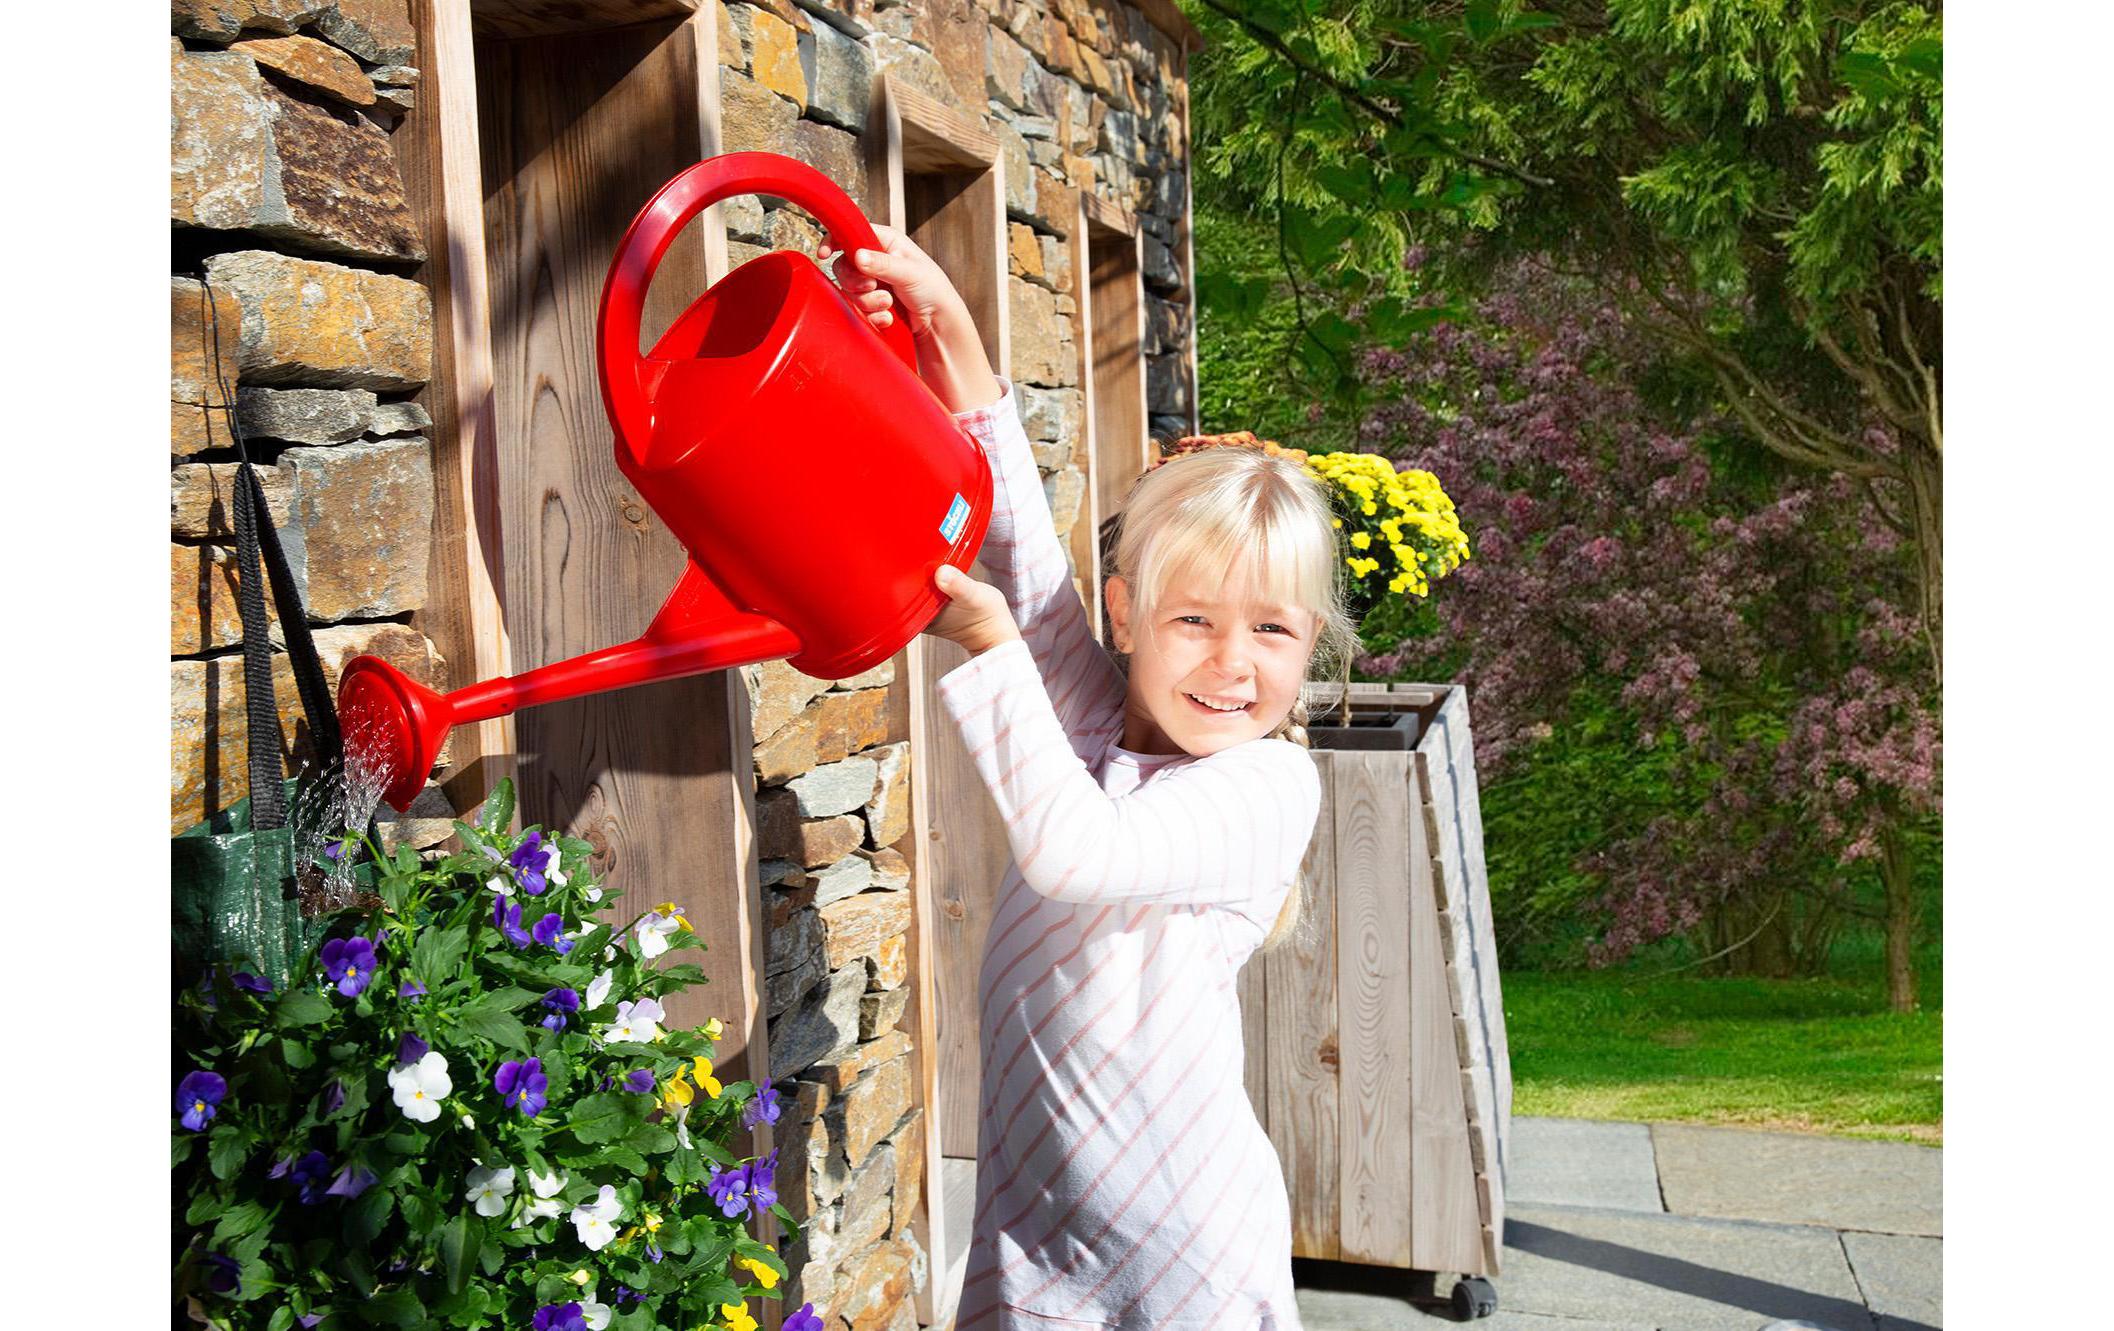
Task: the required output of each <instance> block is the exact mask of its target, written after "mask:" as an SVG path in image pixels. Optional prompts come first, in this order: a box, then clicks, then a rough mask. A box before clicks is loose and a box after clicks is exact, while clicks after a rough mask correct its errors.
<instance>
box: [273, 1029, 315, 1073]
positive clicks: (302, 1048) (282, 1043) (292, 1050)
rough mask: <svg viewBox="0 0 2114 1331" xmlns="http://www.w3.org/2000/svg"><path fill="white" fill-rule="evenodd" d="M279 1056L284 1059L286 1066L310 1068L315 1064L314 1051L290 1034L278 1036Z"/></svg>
mask: <svg viewBox="0 0 2114 1331" xmlns="http://www.w3.org/2000/svg"><path fill="white" fill-rule="evenodd" d="M279 1057H280V1058H281V1059H283V1060H285V1063H286V1066H288V1067H290V1068H296V1069H299V1068H312V1067H314V1066H315V1065H316V1051H315V1050H313V1049H310V1048H309V1047H308V1046H307V1045H305V1044H302V1043H301V1042H300V1041H299V1040H296V1039H294V1038H293V1037H292V1036H290V1035H288V1036H282V1037H280V1040H279Z"/></svg>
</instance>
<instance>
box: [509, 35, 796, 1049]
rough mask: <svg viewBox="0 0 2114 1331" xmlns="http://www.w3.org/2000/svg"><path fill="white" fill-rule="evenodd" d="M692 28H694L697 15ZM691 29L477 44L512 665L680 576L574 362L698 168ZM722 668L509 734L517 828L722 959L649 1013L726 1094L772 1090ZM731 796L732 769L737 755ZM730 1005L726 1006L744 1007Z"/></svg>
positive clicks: (545, 655) (610, 634)
mask: <svg viewBox="0 0 2114 1331" xmlns="http://www.w3.org/2000/svg"><path fill="white" fill-rule="evenodd" d="M707 13H708V14H709V11H707ZM701 33H702V35H703V37H704V39H705V40H706V41H707V42H709V41H710V40H711V32H710V30H709V28H706V27H704V26H703V25H702V24H700V23H697V22H694V21H686V22H682V23H668V22H663V23H658V24H653V25H645V26H637V27H629V28H622V29H617V30H614V31H608V32H602V33H597V34H594V35H593V36H592V37H591V38H587V39H583V38H582V37H580V36H576V35H569V36H563V37H530V38H523V39H520V40H513V41H499V40H483V41H480V42H478V44H477V74H478V78H477V84H478V90H479V99H478V100H479V120H480V125H481V128H482V130H483V133H482V135H481V146H482V150H483V152H482V156H483V184H484V189H485V198H486V208H485V227H486V233H485V241H486V255H487V268H488V275H489V281H490V284H491V293H492V348H493V403H494V422H495V431H496V435H495V437H496V438H497V440H498V441H499V450H498V451H499V459H498V460H499V468H500V475H501V478H502V484H501V495H502V513H503V519H504V523H505V529H506V531H507V535H508V542H509V547H510V549H511V550H513V551H518V552H520V556H521V557H519V558H515V559H510V560H509V561H508V563H507V568H506V598H507V604H508V605H509V606H510V607H511V608H512V610H513V614H512V617H511V623H510V627H511V629H512V631H513V639H512V641H513V647H514V651H515V653H516V656H517V661H516V666H517V668H521V669H527V668H531V667H534V666H540V665H544V664H547V663H549V662H552V661H556V660H560V659H563V658H567V657H571V656H575V655H578V654H580V653H582V652H586V651H591V650H596V649H599V648H603V647H607V646H610V645H612V644H615V643H618V642H622V641H624V640H626V639H629V638H631V637H633V636H635V635H637V634H638V633H639V632H640V631H641V630H643V629H644V627H645V625H646V623H647V622H648V620H649V619H650V618H651V617H652V614H653V612H654V610H655V609H656V608H657V607H658V605H659V603H660V601H661V600H662V599H663V598H664V597H665V596H666V594H667V591H668V589H669V588H670V587H672V586H673V585H674V583H675V581H676V578H677V576H678V575H679V574H680V572H681V571H682V569H683V567H684V565H685V563H686V558H685V555H684V553H683V551H682V548H681V546H680V545H679V543H678V542H676V540H675V539H674V537H673V536H672V535H670V534H669V533H668V532H667V530H666V528H665V527H664V526H663V525H662V524H661V522H660V520H659V519H658V518H657V517H655V516H654V515H653V514H652V513H651V512H650V511H649V510H647V509H646V507H645V506H644V505H643V504H642V503H640V502H639V501H638V499H637V497H636V496H635V495H634V494H633V493H632V492H631V491H630V489H629V486H628V483H627V482H626V481H625V480H624V479H623V478H622V476H621V474H620V473H619V472H618V471H617V470H616V464H615V458H614V453H613V448H612V439H611V435H610V429H609V424H608V421H607V419H606V418H605V416H604V414H603V409H602V401H601V394H600V387H599V383H598V380H597V377H596V374H595V370H594V364H593V353H594V346H595V337H594V332H595V320H596V308H597V302H598V299H599V296H600V290H601V284H602V280H603V276H604V273H605V271H606V269H607V267H608V264H609V260H610V256H611V255H612V254H613V253H614V251H615V248H616V244H617V241H618V240H619V238H620V237H621V236H622V235H623V232H624V230H625V228H626V227H627V226H629V224H630V222H631V219H632V217H633V216H634V214H635V213H636V212H637V210H638V209H639V207H640V206H641V205H642V204H643V203H644V202H645V201H646V200H647V199H648V198H649V197H651V196H652V194H653V193H654V191H655V190H657V189H658V188H659V187H660V186H661V185H662V184H663V183H664V182H665V181H666V180H668V179H669V178H670V177H672V176H673V175H675V174H676V173H677V172H679V171H681V170H682V169H683V168H685V167H687V166H689V165H691V164H692V163H694V162H695V161H697V160H698V158H699V156H700V154H701V151H702V148H703V145H702V144H701V142H700V140H699V128H698V127H699V124H700V115H699V109H698V103H699V100H700V98H701V97H703V96H705V95H706V92H705V90H706V89H708V88H709V87H710V84H709V82H708V80H709V79H710V77H711V73H712V69H713V62H712V60H711V58H710V52H709V50H708V51H707V52H706V53H705V59H704V60H703V61H700V60H699V50H698V46H699V40H698V39H699V36H700V34H701ZM701 232H702V228H701V226H697V225H693V226H692V227H691V228H690V229H689V230H688V231H687V232H686V233H685V235H684V236H682V237H680V238H678V241H677V243H676V244H675V245H674V246H673V247H672V248H671V249H670V251H669V254H668V257H667V259H666V260H665V261H664V262H663V264H662V266H661V270H660V274H659V277H658V279H657V280H656V282H655V284H654V288H653V291H652V292H651V294H650V295H649V298H648V301H647V306H646V325H647V329H646V331H647V336H648V338H649V340H650V339H651V338H652V337H655V336H658V334H659V333H660V331H662V330H663V329H665V328H666V326H667V324H668V323H669V322H670V321H671V320H672V318H673V317H674V315H675V314H676V313H677V312H678V311H679V310H680V309H681V308H682V307H683V306H684V305H686V304H688V302H689V300H690V299H691V298H693V297H694V296H695V295H696V294H697V293H698V292H699V291H700V290H702V288H703V286H704V285H705V279H706V269H705V265H704V261H703V255H704V250H705V246H704V245H703V243H702V237H701ZM734 674H735V672H731V671H719V672H714V673H712V674H708V675H701V676H694V677H692V678H689V679H684V680H676V681H670V682H664V683H660V684H655V685H651V686H645V687H638V688H631V689H624V690H620V691H617V692H614V693H606V694H601V695H597V696H593V697H588V698H581V699H576V700H573V701H570V702H565V703H556V704H550V705H547V706H543V707H538V708H533V709H530V710H529V711H526V712H523V713H521V714H519V715H518V716H517V718H516V725H517V730H518V732H519V734H520V737H521V746H522V758H521V764H520V766H521V780H520V789H521V805H522V814H523V817H524V819H527V820H530V821H535V822H541V823H544V824H545V825H548V826H554V827H557V828H560V829H563V830H565V831H568V832H570V833H572V834H574V835H578V836H582V837H584V838H586V839H587V840H589V841H591V842H593V843H594V844H595V847H596V856H595V858H596V863H597V866H598V867H599V868H600V869H602V870H603V871H604V872H606V873H607V874H608V875H609V876H610V878H611V880H612V882H613V883H614V884H615V885H617V886H619V887H621V888H622V889H623V890H625V891H626V892H627V893H629V894H630V897H629V899H630V900H631V901H633V902H638V901H641V900H653V899H666V898H673V899H674V900H675V901H676V902H677V903H679V904H681V905H682V906H683V907H684V908H685V910H686V913H687V914H688V915H689V918H690V919H691V921H692V923H693V924H694V925H695V927H696V929H697V931H698V933H699V934H701V935H702V936H704V937H705V938H707V939H710V940H712V941H713V942H714V943H716V944H719V946H716V947H714V948H712V949H710V950H708V951H706V952H704V953H702V954H697V955H696V956H695V957H694V958H693V957H692V956H691V955H690V954H687V953H686V954H685V959H686V960H689V959H695V960H697V961H698V963H699V964H700V965H701V966H702V967H703V968H704V971H705V973H706V977H707V979H708V981H709V983H708V984H707V985H706V986H704V987H703V988H700V989H693V990H691V991H690V992H688V993H686V994H682V995H678V996H677V997H675V998H673V999H671V1000H670V1002H669V1005H668V1006H669V1009H670V1011H669V1019H670V1023H671V1024H673V1025H695V1024H698V1023H700V1022H702V1021H704V1020H705V1019H706V1018H708V1017H712V1016H717V1017H720V1018H721V1020H722V1021H723V1022H724V1023H725V1027H726V1038H725V1039H724V1040H723V1041H722V1042H721V1045H720V1049H719V1058H718V1059H717V1060H716V1062H717V1063H718V1065H719V1071H720V1073H721V1075H722V1076H723V1077H725V1078H726V1079H728V1080H736V1079H742V1078H753V1079H756V1080H758V1081H764V1080H768V1079H769V1073H770V1069H769V1067H768V1066H767V1060H766V1057H765V1050H764V1046H763V1043H762V1039H761V1033H762V1030H763V1017H762V1013H761V1004H760V1003H756V1002H755V1001H754V997H753V996H754V994H755V987H756V981H755V978H754V973H753V972H754V963H753V958H754V957H755V956H756V955H757V950H756V949H757V946H758V940H757V937H756V934H757V928H758V921H757V920H756V919H755V906H754V905H753V902H752V897H751V896H750V893H752V892H753V891H754V890H755V878H754V877H753V876H752V875H751V872H750V871H746V870H745V873H744V876H743V877H742V878H740V879H732V881H734V882H735V883H737V884H738V886H734V887H729V886H728V884H729V882H730V877H731V875H730V873H729V870H730V869H731V868H732V867H733V866H735V865H736V864H737V863H740V864H743V865H745V866H746V865H747V864H748V863H749V862H751V861H753V851H752V850H750V849H747V848H746V847H744V846H743V844H742V843H741V842H740V841H739V840H738V838H737V835H736V833H735V831H734V825H735V823H736V821H737V820H738V819H740V818H741V817H742V812H743V810H742V806H741V803H740V799H739V797H738V795H737V793H736V792H737V785H738V783H737V781H736V779H735V763H736V760H737V759H736V755H735V753H734V751H733V739H734V735H733V734H732V733H731V732H732V730H733V727H732V726H731V725H730V720H729V718H730V716H731V712H730V699H729V690H730V689H734V688H735V684H734V682H733V679H732V677H733V676H734ZM738 762H739V765H740V769H741V770H740V778H741V781H742V782H746V781H747V780H748V769H749V766H750V754H749V753H748V752H746V751H743V752H741V753H739V755H738ZM745 1004H746V1005H748V1006H747V1008H746V1010H744V1005H745Z"/></svg>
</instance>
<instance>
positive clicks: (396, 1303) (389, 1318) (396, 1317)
mask: <svg viewBox="0 0 2114 1331" xmlns="http://www.w3.org/2000/svg"><path fill="white" fill-rule="evenodd" d="M360 1315H361V1317H362V1318H364V1319H365V1320H367V1321H369V1322H386V1323H388V1324H389V1325H391V1326H417V1325H418V1324H419V1323H421V1322H423V1321H425V1320H426V1305H425V1303H424V1302H423V1301H422V1300H421V1299H420V1298H419V1297H418V1291H416V1290H410V1289H392V1290H390V1291H389V1292H388V1293H387V1294H380V1295H376V1296H375V1297H373V1298H370V1299H368V1300H367V1302H366V1303H365V1304H364V1305H362V1307H361V1308H360Z"/></svg>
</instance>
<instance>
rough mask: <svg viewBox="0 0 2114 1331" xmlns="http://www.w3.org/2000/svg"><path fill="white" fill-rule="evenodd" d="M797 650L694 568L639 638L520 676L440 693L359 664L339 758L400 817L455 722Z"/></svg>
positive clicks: (350, 679)
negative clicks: (366, 778) (370, 782)
mask: <svg viewBox="0 0 2114 1331" xmlns="http://www.w3.org/2000/svg"><path fill="white" fill-rule="evenodd" d="M799 650H800V639H799V638H798V637H797V636H796V635H795V634H794V633H793V631H792V630H791V629H789V628H787V627H786V626H785V625H783V624H780V623H779V622H778V621H777V620H775V619H772V618H771V617H770V616H768V615H760V614H757V613H755V612H754V611H750V610H743V609H740V608H739V607H737V606H735V605H733V604H732V603H731V602H729V601H728V600H727V597H726V594H725V593H723V592H722V591H720V589H719V586H718V584H716V583H714V582H713V581H712V579H711V578H710V577H709V576H708V575H706V573H705V572H704V570H703V569H700V568H699V567H698V566H697V565H696V564H694V563H693V564H689V565H687V566H686V567H685V568H684V570H683V576H682V578H681V580H680V581H678V582H677V583H676V584H675V590H674V591H673V592H671V593H669V596H668V599H667V600H666V601H665V602H663V603H662V605H661V608H660V611H659V613H658V614H656V615H655V616H654V617H653V622H652V623H651V624H650V625H648V626H647V628H646V631H645V632H644V633H642V634H640V635H639V636H638V637H637V638H634V639H632V640H631V641H630V642H627V643H622V644H619V645H618V646H615V647H606V648H604V649H602V650H601V651H598V652H590V653H588V654H587V655H585V656H576V657H573V658H571V659H570V660H565V661H558V662H555V663H553V664H551V665H547V666H541V667H539V668H537V669H535V670H530V671H527V672H526V673H523V674H520V675H501V676H499V677H498V678H496V679H488V680H485V681H483V682H481V683H477V684H472V685H470V686H469V687H467V688H461V689H457V690H456V691H455V692H453V693H448V694H441V693H437V692H435V691H434V690H432V689H429V688H427V687H426V686H425V685H423V684H420V683H419V682H418V681H416V680H414V679H412V678H410V677H409V676H407V675H405V674H404V673H403V672H402V671H401V670H398V669H397V668H396V667H395V666H392V665H390V664H389V663H388V662H387V661H384V660H382V659H381V658H379V657H374V656H361V657H356V658H355V659H354V660H353V661H352V662H351V663H350V664H349V665H347V666H346V667H345V675H344V678H343V680H342V682H341V683H340V684H339V687H338V713H339V717H340V720H341V723H342V725H343V728H344V734H345V752H346V761H347V763H348V764H349V765H351V766H353V767H354V768H355V770H359V771H363V772H367V773H372V774H373V779H376V780H378V781H379V782H380V783H381V785H382V798H383V799H384V800H385V801H387V802H388V804H389V806H390V807H391V808H393V809H395V810H397V811H398V812H399V813H401V812H403V811H405V810H407V809H409V808H410V807H411V801H412V800H413V799H415V798H417V796H418V792H419V790H420V788H421V787H423V786H424V785H425V783H426V777H427V775H428V774H429V773H430V772H432V770H433V765H434V762H435V760H436V759H437V758H438V756H439V754H440V746H441V744H442V742H443V741H444V740H446V739H447V736H448V732H449V731H450V730H452V729H454V728H455V727H456V726H458V725H462V724H464V723H466V722H473V721H489V720H491V719H492V718H493V717H497V716H506V715H508V714H510V713H512V712H515V711H518V710H519V709H521V708H523V707H534V706H537V705H538V704H541V703H547V702H559V701H561V700H563V699H566V698H577V697H580V696H581V695H583V694H588V693H600V692H603V691H604V690H607V689H615V688H622V687H624V686H626V685H630V684H643V683H647V682H650V681H653V680H661V679H680V678H682V677H683V676H685V675H699V674H704V673H705V672H707V671H711V670H731V669H734V668H735V667H737V666H745V665H754V664H755V663H757V662H759V661H775V660H778V659H779V658H781V657H786V656H791V655H793V654H794V653H796V652H798V651H799Z"/></svg>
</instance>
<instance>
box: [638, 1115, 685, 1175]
mask: <svg viewBox="0 0 2114 1331" xmlns="http://www.w3.org/2000/svg"><path fill="white" fill-rule="evenodd" d="M627 1140H628V1141H629V1142H630V1144H631V1148H632V1149H633V1150H635V1151H639V1152H642V1153H643V1154H646V1155H659V1154H661V1153H662V1152H663V1151H672V1150H674V1149H675V1134H674V1133H673V1132H670V1131H669V1130H668V1129H667V1128H664V1127H662V1126H661V1125H660V1124H658V1123H641V1124H639V1126H638V1127H636V1128H634V1129H632V1132H631V1136H630V1137H629V1138H628V1139H627ZM639 1172H640V1173H644V1172H645V1171H644V1170H640V1171H639Z"/></svg>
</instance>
